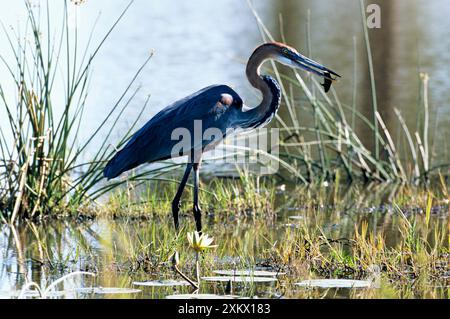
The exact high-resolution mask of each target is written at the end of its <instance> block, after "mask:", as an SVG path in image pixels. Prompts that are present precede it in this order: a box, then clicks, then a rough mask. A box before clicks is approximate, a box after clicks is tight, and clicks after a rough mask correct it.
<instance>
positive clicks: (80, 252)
mask: <svg viewBox="0 0 450 319" xmlns="http://www.w3.org/2000/svg"><path fill="white" fill-rule="evenodd" d="M299 191H301V193H300V194H305V193H307V190H306V189H302V190H289V191H286V192H285V193H280V194H279V195H278V196H277V207H278V208H279V209H280V212H279V213H278V216H277V217H276V219H272V218H264V217H263V216H259V217H257V218H255V219H253V218H251V217H247V218H245V217H243V216H241V217H238V218H234V217H232V216H230V217H226V215H225V214H224V213H220V214H215V216H209V217H206V218H205V222H206V223H205V229H204V231H205V232H206V233H208V234H209V235H212V236H213V237H214V238H215V240H214V244H217V245H218V247H217V248H213V249H211V250H210V251H208V252H207V253H206V254H205V255H204V256H205V257H204V258H205V259H204V261H205V264H204V266H203V267H202V276H215V275H216V274H215V273H213V271H214V270H223V269H237V270H245V269H248V268H252V269H253V268H255V267H257V269H259V270H271V271H275V272H278V271H280V270H281V272H285V273H286V274H284V275H280V276H279V277H278V281H277V282H273V283H255V284H252V285H243V284H239V283H235V284H234V291H233V294H235V295H237V296H241V297H260V298H261V297H266V298H278V297H280V296H283V297H285V298H307V297H316V298H319V297H323V296H326V297H329V298H335V297H340V298H411V297H413V298H448V293H449V290H448V287H449V284H450V282H449V280H448V278H449V275H450V268H449V266H450V265H449V264H448V257H447V259H445V257H444V259H443V260H441V261H438V260H436V261H435V263H436V265H438V264H439V263H440V265H441V266H440V267H441V268H440V270H439V272H438V276H437V277H433V276H431V277H428V279H426V280H425V279H424V278H421V277H417V278H411V279H410V280H406V281H405V278H407V276H409V275H410V273H409V272H408V271H405V272H404V276H405V277H402V278H399V279H397V280H393V281H391V280H392V278H391V279H388V277H385V276H382V277H381V279H380V280H379V281H378V285H379V286H378V287H377V288H370V289H330V290H328V291H324V290H321V289H305V288H302V287H299V286H296V285H295V283H298V282H301V281H303V280H308V279H312V278H334V279H336V278H355V276H356V274H355V273H352V271H351V270H349V268H347V267H343V266H340V267H341V268H339V267H338V268H334V267H337V266H336V265H334V266H325V269H322V268H321V267H318V268H317V269H316V270H312V269H311V268H309V267H310V266H312V265H313V264H314V263H310V264H308V263H304V262H305V260H306V259H302V258H299V259H298V261H297V262H292V263H290V266H289V267H288V268H283V266H284V262H283V261H282V260H283V256H287V255H284V254H286V253H287V254H294V251H295V250H294V249H295V248H290V250H289V251H284V253H283V247H289V246H285V245H286V241H287V238H290V237H289V234H295V232H297V231H300V230H299V228H298V227H300V226H301V225H302V223H305V225H307V228H308V229H309V231H310V232H311V234H313V233H314V232H315V231H317V227H320V228H321V229H323V236H325V237H326V238H328V239H334V240H336V241H337V242H336V243H334V244H333V247H334V248H335V249H338V247H340V249H344V251H346V250H348V249H349V247H350V246H349V244H351V240H352V239H353V238H355V237H354V236H355V225H358V229H361V228H360V227H362V225H363V224H364V223H367V229H368V231H369V233H371V234H373V236H374V237H375V238H376V236H377V235H378V234H382V236H383V238H384V240H385V245H386V247H387V249H389V248H393V247H397V246H398V245H400V243H404V237H403V235H402V234H401V232H400V231H399V227H400V225H401V224H402V218H403V217H402V216H401V215H400V214H399V213H398V212H396V211H395V209H394V208H393V206H392V203H391V201H390V200H389V198H390V196H392V193H393V192H394V193H395V189H393V188H388V187H386V188H375V189H372V190H369V191H365V192H363V191H360V190H357V189H352V190H350V192H351V194H352V195H349V193H345V192H342V193H341V194H340V195H339V198H340V199H339V200H338V201H337V202H336V203H339V204H333V201H334V200H333V199H332V198H333V193H334V191H333V190H332V189H330V190H328V191H326V192H325V193H322V195H320V196H321V198H322V197H323V199H322V200H321V202H322V204H318V205H311V204H308V205H307V206H304V205H305V200H304V197H302V196H300V195H299V193H298V192H299ZM404 212H405V214H406V215H407V216H408V217H409V218H414V217H415V218H417V221H418V223H419V224H420V225H422V226H423V225H424V217H423V216H422V213H421V211H420V209H419V208H418V207H413V206H409V205H406V206H405V208H404ZM432 212H433V213H432V216H431V222H430V225H431V230H430V232H429V234H430V236H428V238H427V239H426V241H427V242H428V243H429V245H430V246H429V247H433V246H434V243H435V240H436V238H435V237H434V235H433V234H434V230H439V231H443V236H444V238H447V237H448V236H449V233H448V232H449V229H448V221H449V216H450V215H449V210H448V205H447V206H443V207H440V206H436V207H435V208H434V209H433V211H432ZM294 216H295V218H292V217H294ZM412 220H413V219H410V221H411V222H412ZM181 224H182V225H186V227H187V228H188V229H193V228H194V224H193V220H192V216H191V215H190V214H189V213H188V214H187V215H184V217H183V218H182V220H181ZM0 230H1V231H0V252H1V255H0V297H1V298H9V297H11V296H17V292H18V291H20V290H21V288H22V287H23V285H24V284H25V283H26V280H28V281H34V282H37V283H38V284H40V285H41V286H44V287H45V286H48V285H49V284H50V283H51V282H53V281H54V280H56V279H58V278H60V277H62V276H63V275H65V274H68V273H71V272H73V271H89V272H93V273H95V274H96V277H94V278H92V277H89V276H86V275H84V276H83V275H79V276H74V277H71V278H69V279H67V280H66V281H65V282H64V283H62V284H60V285H59V286H58V287H57V290H58V291H64V292H65V295H64V296H59V298H61V297H64V298H118V297H120V298H165V297H167V296H169V295H172V294H186V293H192V291H193V289H192V288H191V287H190V286H181V287H142V286H136V285H133V282H136V281H149V280H180V279H181V278H180V277H179V276H177V275H176V274H175V272H174V271H173V270H172V269H171V266H170V265H171V263H170V261H169V259H170V258H169V256H170V255H171V254H172V252H173V251H174V250H175V248H174V247H177V248H176V249H177V250H178V251H179V253H180V268H181V269H182V271H183V272H184V273H186V274H188V275H189V276H190V277H191V278H192V277H193V276H194V275H193V271H194V268H193V267H194V260H195V257H194V254H193V251H192V249H190V248H189V247H188V245H187V240H186V238H185V235H183V236H182V238H181V240H180V241H179V242H178V243H174V230H173V227H172V220H171V217H170V214H169V213H168V214H167V216H166V217H157V216H153V217H151V218H150V219H142V220H140V219H134V220H131V219H120V218H119V219H115V220H112V219H97V220H89V219H81V218H79V219H77V220H72V219H65V220H56V221H55V220H52V221H45V220H44V221H43V222H42V223H39V224H33V223H28V224H26V225H22V226H21V227H18V228H10V227H8V226H3V227H2V229H0ZM423 230H424V229H423V227H420V228H418V229H417V234H423ZM359 231H360V230H359ZM304 239H305V237H299V238H297V239H295V242H294V243H296V244H298V245H301V244H302V242H303V240H304ZM291 240H292V239H291ZM318 240H319V241H322V240H323V239H318ZM347 240H348V241H347ZM339 241H341V242H340V243H338V242H339ZM293 247H296V246H293ZM274 249H275V250H274ZM322 249H323V250H322V252H323V253H327V246H326V245H325V244H324V245H322ZM403 249H404V250H405V254H407V253H406V251H407V249H406V248H403ZM405 256H406V255H405ZM285 258H287V257H285ZM292 258H298V257H292ZM414 258H420V254H417V256H416V257H414ZM295 260H297V259H295ZM415 262H420V260H419V259H418V260H416V261H415ZM308 265H309V266H308ZM316 266H317V265H316ZM436 269H437V268H436ZM385 271H386V269H384V270H383V273H384V274H385V275H386V274H387V273H386V272H385ZM430 278H434V279H430ZM355 279H365V278H364V277H363V278H360V277H356V278H355ZM411 285H414V289H412V288H411ZM90 287H95V288H97V289H98V288H102V289H107V290H109V291H111V288H120V289H139V290H141V291H140V292H138V293H119V294H116V293H106V294H89V293H80V292H77V289H83V288H90ZM225 287H226V283H207V282H204V283H203V284H202V286H201V289H200V293H206V294H219V295H224V294H226V291H225ZM324 292H326V294H325V295H323V293H324Z"/></svg>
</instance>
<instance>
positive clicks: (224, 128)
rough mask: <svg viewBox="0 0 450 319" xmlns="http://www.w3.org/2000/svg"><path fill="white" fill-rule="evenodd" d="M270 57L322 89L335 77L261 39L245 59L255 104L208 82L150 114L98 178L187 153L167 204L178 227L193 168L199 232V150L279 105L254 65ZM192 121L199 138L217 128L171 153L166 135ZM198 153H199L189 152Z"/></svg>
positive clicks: (275, 91) (253, 124)
mask: <svg viewBox="0 0 450 319" xmlns="http://www.w3.org/2000/svg"><path fill="white" fill-rule="evenodd" d="M269 59H272V60H275V61H278V62H280V63H282V64H285V65H288V66H291V67H293V68H299V69H304V70H306V71H308V72H311V73H313V74H316V75H319V76H321V77H323V78H324V79H325V80H326V82H325V83H326V86H325V89H326V90H328V89H329V86H331V83H332V81H334V80H335V78H333V77H332V75H334V76H336V77H339V75H338V74H337V73H335V72H333V71H331V70H330V69H328V68H326V67H324V66H322V65H321V64H319V63H317V62H315V61H313V60H311V59H309V58H307V57H304V56H303V55H301V54H300V53H298V52H297V51H296V50H295V49H294V48H292V47H289V46H287V45H285V44H282V43H277V42H273V43H266V44H263V45H261V46H259V47H258V48H257V49H256V50H255V51H254V53H253V54H252V56H251V57H250V59H249V61H248V63H247V69H246V75H247V78H248V80H249V82H250V84H251V85H252V86H253V87H255V88H256V89H258V90H259V91H260V92H261V94H262V101H261V103H260V104H259V105H258V106H257V107H254V108H251V109H249V108H248V107H246V106H244V104H243V101H242V99H241V98H240V97H239V95H238V94H237V93H236V92H235V91H234V90H233V89H231V88H230V87H228V86H226V85H214V86H210V87H207V88H204V89H202V90H200V91H198V92H197V93H194V94H192V95H190V96H188V97H186V98H184V99H182V100H180V101H178V102H175V103H173V104H172V105H170V106H168V107H166V108H165V109H163V110H162V111H160V112H159V113H158V114H156V115H155V116H154V117H153V118H152V119H151V120H150V121H148V122H147V124H145V125H144V127H142V128H141V129H140V130H139V131H137V132H136V133H135V134H134V135H133V137H132V138H131V139H130V141H129V142H128V143H127V144H126V146H125V147H124V148H123V149H122V150H120V151H119V152H118V153H117V154H116V155H115V156H114V157H113V158H112V159H111V160H110V161H109V162H108V164H107V165H106V167H105V169H104V176H105V177H107V178H108V179H111V178H115V177H117V176H119V175H120V174H122V173H123V172H125V171H128V170H131V169H133V168H135V167H137V166H139V165H141V164H144V163H152V162H156V161H161V160H166V159H169V158H171V157H176V156H181V155H190V161H189V162H188V164H187V167H186V171H185V174H184V176H183V179H182V181H181V183H180V186H179V188H178V191H177V194H176V196H175V198H174V200H173V202H172V213H173V217H174V222H175V227H176V228H177V229H178V210H179V201H180V198H181V195H182V192H183V189H184V187H185V185H186V182H187V179H188V177H189V174H190V172H191V170H192V169H194V172H195V174H194V177H195V178H194V216H195V220H196V227H197V231H199V232H200V231H201V215H200V206H199V203H198V182H199V175H198V174H199V167H200V161H201V153H202V152H203V151H204V150H205V149H208V148H209V147H213V146H214V145H216V144H217V142H218V141H219V140H221V139H223V138H224V137H225V136H226V135H227V134H228V133H229V132H230V131H233V130H242V129H243V130H247V129H254V128H258V127H261V126H264V125H266V124H268V123H269V122H270V121H271V120H272V119H273V117H274V116H275V114H276V112H277V111H278V109H279V106H280V103H281V89H280V86H279V85H278V83H277V81H276V80H275V79H273V78H272V77H270V76H266V75H261V74H260V68H261V66H262V64H263V63H264V62H265V61H266V60H269ZM196 121H201V132H199V133H200V135H201V136H202V137H203V135H204V133H205V131H206V130H208V129H215V130H216V131H217V130H218V131H220V134H219V135H220V136H215V137H214V139H212V138H211V139H210V140H208V139H206V140H205V139H203V138H201V139H200V141H198V140H197V139H193V140H192V143H191V144H190V145H191V148H190V149H189V150H187V152H185V153H183V154H177V153H175V154H174V153H173V149H174V146H175V145H176V144H177V143H178V142H179V141H178V140H177V139H176V138H175V139H174V138H173V136H172V133H173V132H174V131H175V130H176V129H180V128H183V129H185V130H186V131H188V132H190V133H191V134H192V135H195V134H194V131H195V129H196V127H195V123H196ZM194 152H195V153H196V154H198V153H200V155H199V156H198V155H195V154H194Z"/></svg>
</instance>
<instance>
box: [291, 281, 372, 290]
mask: <svg viewBox="0 0 450 319" xmlns="http://www.w3.org/2000/svg"><path fill="white" fill-rule="evenodd" d="M295 285H296V286H300V287H308V288H324V289H328V288H348V289H354V288H373V283H372V282H371V281H368V280H352V279H310V280H304V281H301V282H298V283H296V284H295Z"/></svg>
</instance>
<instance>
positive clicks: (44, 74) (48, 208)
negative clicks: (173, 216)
mask: <svg viewBox="0 0 450 319" xmlns="http://www.w3.org/2000/svg"><path fill="white" fill-rule="evenodd" d="M131 4H132V2H130V3H129V4H128V5H127V6H126V7H125V8H124V10H123V11H122V12H121V14H120V16H119V17H118V18H117V19H116V20H115V22H114V23H113V24H112V26H111V27H110V28H109V29H108V30H107V32H106V34H105V35H104V36H103V37H102V38H100V39H101V40H100V41H99V43H98V44H97V45H96V46H94V47H93V48H91V42H93V36H94V29H95V26H94V27H93V28H92V30H91V33H90V35H89V38H88V42H87V45H86V47H85V48H80V44H79V43H80V41H79V35H78V31H77V28H76V27H75V28H73V27H71V26H69V24H70V23H69V8H68V6H69V5H73V4H71V3H68V2H67V1H65V2H64V5H63V9H62V12H61V13H62V21H61V22H60V23H61V25H59V24H58V25H56V26H55V25H54V22H55V21H52V20H51V19H50V7H49V6H50V3H49V2H47V3H46V4H45V5H43V6H42V7H41V6H38V7H36V6H33V5H32V4H31V3H30V2H29V1H24V6H25V10H26V12H27V20H26V26H25V32H24V34H19V33H18V32H16V31H15V30H14V29H11V30H8V29H7V28H6V27H5V26H4V25H2V26H3V31H4V32H3V33H4V36H5V37H6V39H7V41H8V43H9V47H10V51H11V53H12V57H13V62H11V61H9V60H8V59H7V58H6V57H5V56H3V55H1V56H0V61H1V62H2V63H3V65H4V67H5V69H6V70H7V71H8V74H9V78H10V80H11V83H12V84H13V88H14V91H15V92H13V93H12V92H5V90H4V87H5V84H4V83H3V84H0V108H1V111H2V112H4V113H5V114H6V116H7V119H6V120H7V121H6V123H8V122H9V127H7V124H6V125H5V126H2V127H0V215H1V218H2V221H3V222H9V223H11V224H13V223H14V222H15V221H16V220H18V219H21V218H23V217H25V218H38V217H42V216H44V215H49V214H52V213H58V212H62V211H77V210H80V209H82V208H83V207H84V206H86V205H88V204H89V203H91V202H92V201H95V200H96V199H97V198H98V196H99V195H101V194H102V193H103V192H105V191H107V190H109V189H111V188H113V187H116V186H118V185H120V184H121V183H123V182H124V181H119V182H116V183H113V184H112V185H107V186H105V185H102V184H100V181H101V179H102V167H103V165H104V163H105V161H107V160H108V159H109V158H110V157H111V156H112V155H114V152H115V149H116V148H119V147H120V146H121V145H123V144H124V143H125V142H126V141H127V140H128V139H129V137H130V133H131V132H132V130H133V129H134V127H135V125H136V123H137V122H138V119H139V117H140V115H141V114H142V112H143V111H144V110H145V108H146V105H147V103H145V104H144V105H143V107H142V109H141V112H140V113H139V114H138V116H137V118H136V120H135V121H134V122H133V123H132V125H131V127H130V129H129V130H128V131H126V132H125V134H123V136H121V138H120V139H119V141H118V143H117V145H115V147H110V145H108V144H107V142H106V141H107V140H108V137H109V136H110V135H111V134H112V133H113V132H114V128H115V127H116V123H117V122H118V121H119V120H120V119H121V118H122V117H123V114H124V111H125V110H126V109H127V107H128V106H129V105H130V104H131V102H132V101H133V98H134V97H135V96H136V94H137V93H138V92H139V89H140V88H139V87H138V88H137V89H136V88H134V84H135V81H136V79H137V78H138V75H139V74H140V73H141V71H142V70H143V69H144V67H145V65H146V64H147V63H148V62H149V60H150V58H151V55H150V56H149V57H148V58H147V59H146V60H145V61H144V63H143V64H142V66H141V67H140V68H139V69H138V70H137V72H136V73H135V74H134V76H133V77H132V78H131V80H130V82H129V84H128V86H127V87H126V88H125V90H124V91H123V93H122V94H121V96H120V97H119V98H118V100H117V102H116V103H115V104H114V105H113V106H112V107H111V109H110V110H109V111H108V113H107V114H106V116H105V117H104V118H103V120H102V121H101V123H100V125H99V126H98V127H97V128H96V129H95V130H94V132H92V134H91V135H90V137H89V138H87V139H86V140H80V131H81V130H82V129H83V128H82V125H83V120H84V119H85V116H84V115H85V114H84V111H85V108H86V103H87V97H88V89H89V81H90V78H91V70H92V65H93V61H94V59H95V58H96V56H97V55H98V53H99V51H100V49H101V48H102V46H103V45H104V43H105V41H106V40H107V39H108V37H109V36H110V34H111V33H112V31H113V30H114V29H115V28H116V27H117V25H118V23H119V22H120V21H121V20H122V18H123V17H124V15H125V13H126V12H127V10H128V9H129V7H130V5H131ZM55 30H59V31H55ZM24 35H25V36H24ZM30 36H31V40H29V37H30ZM61 74H63V81H62V82H63V87H64V91H65V92H64V93H65V94H64V97H62V98H60V97H59V96H58V95H57V92H55V91H56V90H58V89H57V86H56V85H55V82H58V81H60V77H61ZM11 95H12V96H15V97H16V98H15V100H14V99H11V98H10V96H11ZM2 125H3V123H2ZM99 138H102V139H103V140H99ZM94 143H95V149H96V153H95V154H94V156H93V158H92V159H91V160H90V161H83V158H82V156H83V154H84V153H85V152H86V150H87V149H88V147H92V146H93V145H94ZM143 174H144V175H145V174H146V173H145V172H144V173H143ZM141 175H142V174H141Z"/></svg>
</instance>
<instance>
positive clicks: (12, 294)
mask: <svg viewBox="0 0 450 319" xmlns="http://www.w3.org/2000/svg"><path fill="white" fill-rule="evenodd" d="M21 293H22V291H20V290H13V291H1V292H0V299H7V298H17V297H19V296H20V294H21ZM68 293H70V291H69V290H61V291H50V292H47V293H46V295H45V297H46V298H54V297H62V296H65V295H66V294H68ZM22 297H23V298H41V295H40V293H39V291H37V290H27V291H25V292H24V294H23V295H22Z"/></svg>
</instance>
